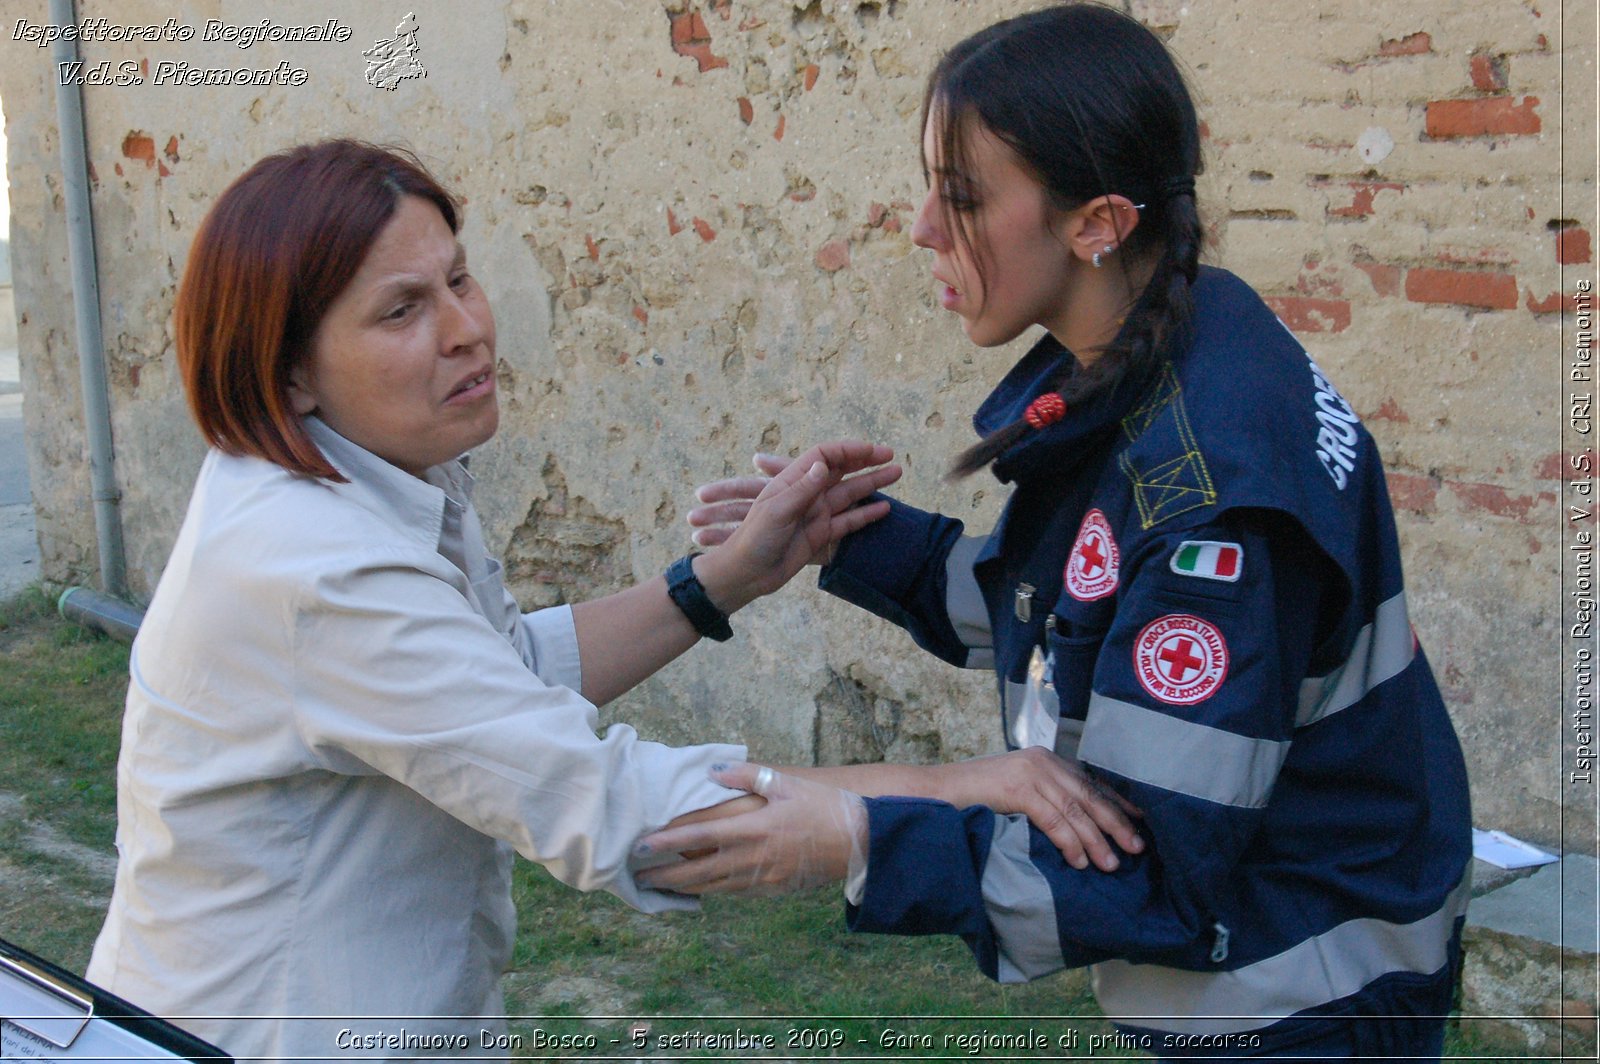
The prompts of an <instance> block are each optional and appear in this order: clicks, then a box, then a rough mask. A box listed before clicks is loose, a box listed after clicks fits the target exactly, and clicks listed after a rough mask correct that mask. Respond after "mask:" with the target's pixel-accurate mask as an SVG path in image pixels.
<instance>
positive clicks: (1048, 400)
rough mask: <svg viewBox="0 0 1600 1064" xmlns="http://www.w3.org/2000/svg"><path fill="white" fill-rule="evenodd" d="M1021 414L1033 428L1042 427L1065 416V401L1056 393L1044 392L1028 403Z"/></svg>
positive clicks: (1052, 423)
mask: <svg viewBox="0 0 1600 1064" xmlns="http://www.w3.org/2000/svg"><path fill="white" fill-rule="evenodd" d="M1022 416H1023V418H1024V419H1025V420H1026V421H1027V422H1028V424H1030V425H1032V426H1033V427H1034V428H1036V429H1042V428H1044V427H1045V426H1046V425H1054V424H1055V423H1056V422H1057V421H1060V420H1061V419H1062V418H1064V417H1066V416H1067V403H1066V400H1065V399H1062V398H1061V396H1060V395H1058V394H1057V393H1055V392H1045V393H1044V394H1043V395H1041V396H1039V398H1037V399H1035V400H1034V401H1033V402H1031V403H1029V404H1028V410H1027V412H1026V413H1024V414H1023V415H1022Z"/></svg>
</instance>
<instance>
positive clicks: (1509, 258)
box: [1433, 245, 1517, 266]
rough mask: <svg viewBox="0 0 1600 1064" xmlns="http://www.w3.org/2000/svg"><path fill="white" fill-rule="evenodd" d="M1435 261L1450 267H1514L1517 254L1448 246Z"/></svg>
mask: <svg viewBox="0 0 1600 1064" xmlns="http://www.w3.org/2000/svg"><path fill="white" fill-rule="evenodd" d="M1433 257H1434V259H1435V260H1437V261H1439V262H1442V263H1444V264H1446V265H1449V266H1512V265H1515V264H1516V261H1517V253H1516V252H1514V251H1508V250H1506V249H1505V248H1458V247H1451V246H1448V245H1446V246H1445V247H1442V248H1440V249H1439V250H1438V251H1437V252H1436V253H1435V254H1434V256H1433Z"/></svg>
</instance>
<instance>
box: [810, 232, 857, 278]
mask: <svg viewBox="0 0 1600 1064" xmlns="http://www.w3.org/2000/svg"><path fill="white" fill-rule="evenodd" d="M816 262H817V268H818V269H819V270H826V271H827V272H829V273H836V272H837V271H839V270H842V269H844V268H845V267H846V266H848V265H850V242H849V241H847V240H830V241H828V242H827V243H826V244H824V245H822V246H821V247H820V248H818V249H817V259H816Z"/></svg>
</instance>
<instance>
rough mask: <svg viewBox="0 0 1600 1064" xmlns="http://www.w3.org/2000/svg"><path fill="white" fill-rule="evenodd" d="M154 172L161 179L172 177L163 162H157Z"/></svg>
mask: <svg viewBox="0 0 1600 1064" xmlns="http://www.w3.org/2000/svg"><path fill="white" fill-rule="evenodd" d="M156 171H157V172H158V173H159V174H160V175H161V176H162V177H171V176H172V171H171V170H168V169H167V164H166V163H164V162H160V161H159V160H158V161H157V162H156Z"/></svg>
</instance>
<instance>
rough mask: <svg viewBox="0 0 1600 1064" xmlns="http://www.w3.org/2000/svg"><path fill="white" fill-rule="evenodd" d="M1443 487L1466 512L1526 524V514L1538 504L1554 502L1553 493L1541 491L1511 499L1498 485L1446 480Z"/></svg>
mask: <svg viewBox="0 0 1600 1064" xmlns="http://www.w3.org/2000/svg"><path fill="white" fill-rule="evenodd" d="M1445 485H1446V486H1447V487H1448V488H1449V489H1450V490H1451V491H1452V492H1454V493H1455V496H1456V498H1458V499H1460V500H1461V501H1462V503H1464V504H1465V505H1466V507H1467V509H1468V510H1482V511H1484V512H1486V513H1491V514H1494V515H1495V516H1496V517H1509V518H1511V519H1512V520H1514V521H1520V522H1523V523H1527V520H1528V513H1529V511H1531V510H1532V509H1533V508H1534V507H1535V506H1537V505H1538V504H1539V503H1541V502H1544V503H1549V502H1554V501H1555V498H1556V497H1555V494H1554V493H1553V492H1548V491H1542V492H1540V493H1539V494H1538V495H1518V496H1515V497H1513V496H1512V495H1511V494H1510V493H1508V492H1507V491H1506V489H1505V488H1502V487H1501V486H1500V485H1498V484H1474V483H1468V482H1463V481H1459V480H1447V481H1445Z"/></svg>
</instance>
